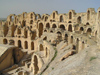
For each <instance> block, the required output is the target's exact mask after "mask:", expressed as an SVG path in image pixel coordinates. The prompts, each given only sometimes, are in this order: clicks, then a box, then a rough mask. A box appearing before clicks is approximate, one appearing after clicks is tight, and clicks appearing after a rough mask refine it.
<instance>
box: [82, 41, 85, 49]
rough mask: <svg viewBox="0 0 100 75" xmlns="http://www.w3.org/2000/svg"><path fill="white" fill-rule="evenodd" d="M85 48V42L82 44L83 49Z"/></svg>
mask: <svg viewBox="0 0 100 75" xmlns="http://www.w3.org/2000/svg"><path fill="white" fill-rule="evenodd" d="M84 47H85V44H84V41H83V42H82V49H84Z"/></svg>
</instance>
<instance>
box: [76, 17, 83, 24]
mask: <svg viewBox="0 0 100 75" xmlns="http://www.w3.org/2000/svg"><path fill="white" fill-rule="evenodd" d="M81 22H82V19H81V17H80V16H79V17H78V18H77V23H79V24H81Z"/></svg>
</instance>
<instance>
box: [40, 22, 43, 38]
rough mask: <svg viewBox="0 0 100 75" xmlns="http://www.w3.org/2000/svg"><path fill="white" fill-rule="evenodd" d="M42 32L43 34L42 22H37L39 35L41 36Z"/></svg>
mask: <svg viewBox="0 0 100 75" xmlns="http://www.w3.org/2000/svg"><path fill="white" fill-rule="evenodd" d="M42 34H43V24H42V23H40V24H39V37H41V35H42Z"/></svg>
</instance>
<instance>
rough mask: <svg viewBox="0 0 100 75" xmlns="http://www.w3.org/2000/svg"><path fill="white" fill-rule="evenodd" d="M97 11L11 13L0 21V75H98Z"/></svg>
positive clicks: (99, 36)
mask: <svg viewBox="0 0 100 75" xmlns="http://www.w3.org/2000/svg"><path fill="white" fill-rule="evenodd" d="M99 45H100V8H98V10H97V12H96V11H95V9H94V8H88V9H87V11H86V12H84V13H76V12H75V10H70V11H69V12H68V13H64V14H59V13H58V12H57V11H53V12H52V14H50V15H48V14H43V15H42V16H41V15H40V14H35V13H34V12H30V13H26V12H23V13H22V14H19V15H15V14H11V15H9V16H8V17H7V20H6V21H1V22H0V75H100V71H99V70H100V46H99Z"/></svg>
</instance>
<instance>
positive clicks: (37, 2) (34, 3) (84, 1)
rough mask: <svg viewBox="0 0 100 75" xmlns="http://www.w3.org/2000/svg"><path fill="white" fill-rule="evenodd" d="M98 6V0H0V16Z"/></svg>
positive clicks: (65, 10) (99, 2) (82, 10)
mask: <svg viewBox="0 0 100 75" xmlns="http://www.w3.org/2000/svg"><path fill="white" fill-rule="evenodd" d="M99 7H100V0H0V18H6V17H7V16H8V15H10V14H16V15H18V14H21V13H22V12H35V13H38V14H45V13H47V14H51V13H52V12H53V11H54V10H56V11H58V13H68V11H69V10H70V9H73V10H75V11H76V12H86V11H87V8H95V10H96V11H97V9H98V8H99Z"/></svg>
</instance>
